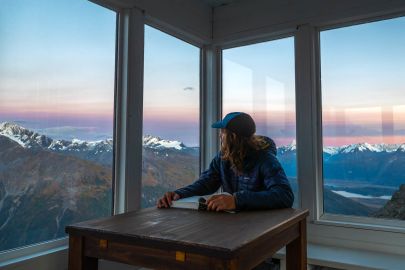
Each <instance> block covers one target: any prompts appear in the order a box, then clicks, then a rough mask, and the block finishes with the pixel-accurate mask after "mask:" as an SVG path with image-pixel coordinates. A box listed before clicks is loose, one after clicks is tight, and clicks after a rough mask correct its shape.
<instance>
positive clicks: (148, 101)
mask: <svg viewBox="0 0 405 270" xmlns="http://www.w3.org/2000/svg"><path fill="white" fill-rule="evenodd" d="M144 74H145V75H144V111H143V132H144V138H143V143H144V145H143V163H142V207H150V206H155V205H156V201H157V199H158V198H159V197H161V195H162V194H163V193H164V192H166V191H172V190H175V189H177V188H180V187H183V186H185V185H188V184H190V183H192V182H194V180H196V179H197V178H198V175H199V153H200V151H199V141H200V129H199V118H200V85H199V81H200V49H199V48H197V47H194V46H192V45H190V44H188V43H186V42H184V41H181V40H179V39H177V38H175V37H173V36H170V35H167V34H165V33H163V32H161V31H159V30H157V29H154V28H152V27H150V26H145V69H144Z"/></svg>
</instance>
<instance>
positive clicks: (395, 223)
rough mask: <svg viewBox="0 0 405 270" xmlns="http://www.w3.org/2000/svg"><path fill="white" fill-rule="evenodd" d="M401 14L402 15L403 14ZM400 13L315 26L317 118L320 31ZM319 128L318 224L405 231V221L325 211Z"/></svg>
mask: <svg viewBox="0 0 405 270" xmlns="http://www.w3.org/2000/svg"><path fill="white" fill-rule="evenodd" d="M404 15H405V14H404ZM404 15H403V16H404ZM403 16H401V15H398V14H395V15H386V16H378V17H370V18H367V19H361V20H354V21H346V22H344V23H338V24H327V25H322V26H317V27H316V28H315V29H314V32H315V35H314V36H313V38H314V39H315V40H314V43H315V48H317V50H316V55H315V59H316V61H315V62H314V64H315V68H316V70H317V72H316V74H315V76H316V78H315V80H316V91H317V95H316V98H317V99H319V100H318V101H317V102H316V104H318V108H316V109H317V114H318V115H317V119H320V120H321V118H322V97H321V95H322V87H321V77H320V75H321V73H320V71H321V63H320V33H321V32H322V31H325V30H331V29H340V28H344V27H349V26H355V25H359V24H367V23H373V22H378V21H383V20H388V19H395V18H398V17H403ZM320 123H321V124H320V125H319V129H317V130H316V131H317V134H318V136H319V138H320V140H319V144H318V147H317V151H318V153H317V156H318V157H319V160H317V163H318V168H319V169H318V170H319V172H318V178H317V190H318V192H319V193H320V194H318V198H320V200H318V205H317V206H318V213H319V215H318V217H317V222H318V224H322V222H325V223H326V224H331V223H335V224H336V225H337V226H348V227H355V228H361V227H363V228H368V229H372V230H381V231H389V232H401V233H405V221H401V220H394V219H393V220H386V219H380V218H371V217H360V216H349V215H337V214H330V213H325V212H324V209H323V188H324V186H323V159H322V151H323V150H322V148H323V143H322V141H323V137H322V121H320Z"/></svg>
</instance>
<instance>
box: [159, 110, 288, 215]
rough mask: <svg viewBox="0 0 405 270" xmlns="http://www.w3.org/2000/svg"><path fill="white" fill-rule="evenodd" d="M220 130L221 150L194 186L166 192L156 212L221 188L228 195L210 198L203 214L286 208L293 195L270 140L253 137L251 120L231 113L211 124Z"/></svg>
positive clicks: (237, 113)
mask: <svg viewBox="0 0 405 270" xmlns="http://www.w3.org/2000/svg"><path fill="white" fill-rule="evenodd" d="M212 127H213V128H219V129H220V139H221V149H220V151H219V153H218V154H217V155H216V156H215V158H214V159H213V160H212V161H211V163H210V166H209V168H208V169H207V170H206V171H204V172H203V173H202V174H201V175H200V177H199V179H198V180H197V181H195V182H194V183H192V184H190V185H188V186H185V187H182V188H179V189H177V190H175V191H169V192H166V193H165V194H164V195H163V196H162V197H161V198H160V199H158V201H157V207H158V208H168V207H170V206H171V204H172V201H174V200H178V199H180V198H186V197H191V196H197V195H198V196H202V195H209V194H213V193H215V192H216V191H217V190H218V189H219V188H220V187H221V186H222V189H223V191H224V192H227V193H229V194H231V195H225V194H220V195H213V196H211V197H210V198H209V199H208V200H207V201H206V203H207V210H209V211H221V210H237V211H238V210H250V209H275V208H289V207H291V206H292V204H293V201H294V194H293V192H292V190H291V186H290V184H289V182H288V179H287V177H286V175H285V172H284V170H283V168H282V166H281V164H280V162H279V161H278V160H277V157H276V155H277V149H276V145H275V143H274V141H273V140H271V139H270V138H268V137H265V136H259V135H255V132H256V125H255V122H254V121H253V119H252V117H251V116H250V115H248V114H247V113H243V112H232V113H229V114H227V115H226V116H225V117H224V118H223V119H222V120H220V121H218V122H216V123H214V124H212Z"/></svg>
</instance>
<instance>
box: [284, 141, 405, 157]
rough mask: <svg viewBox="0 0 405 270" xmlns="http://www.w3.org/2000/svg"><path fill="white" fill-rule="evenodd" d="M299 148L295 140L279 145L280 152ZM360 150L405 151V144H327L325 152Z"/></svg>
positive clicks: (339, 152) (355, 151)
mask: <svg viewBox="0 0 405 270" xmlns="http://www.w3.org/2000/svg"><path fill="white" fill-rule="evenodd" d="M296 149H297V147H296V142H295V140H294V141H292V143H291V144H289V145H283V146H280V147H278V153H279V154H285V153H288V152H295V151H296ZM358 152H373V153H381V152H386V153H393V152H405V143H404V144H385V143H381V144H369V143H356V144H348V145H343V146H325V147H324V148H323V153H324V154H326V155H328V156H334V155H337V154H350V153H358Z"/></svg>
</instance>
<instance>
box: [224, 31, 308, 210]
mask: <svg viewBox="0 0 405 270" xmlns="http://www.w3.org/2000/svg"><path fill="white" fill-rule="evenodd" d="M284 38H293V42H294V48H293V50H294V52H293V53H294V74H295V78H294V87H295V89H294V90H295V91H294V102H295V123H296V125H295V132H296V133H295V137H296V145H297V146H296V147H297V151H296V154H297V160H296V167H297V185H298V207H301V206H302V193H301V187H302V186H303V183H302V182H301V181H302V180H301V179H303V178H302V177H300V176H299V161H298V152H299V151H298V149H299V147H300V146H299V141H298V121H297V119H298V110H297V95H298V84H297V80H296V77H297V76H296V74H297V62H296V38H297V30H296V29H288V30H285V31H282V32H277V33H268V34H265V35H260V36H258V37H253V38H244V39H238V40H236V41H233V42H230V41H227V42H225V43H222V44H221V45H219V46H218V48H219V50H220V52H221V53H220V54H219V57H220V58H221V63H220V65H221V67H220V69H219V70H218V73H217V76H218V78H220V79H219V80H218V84H219V86H218V87H219V88H220V91H218V92H219V95H220V96H219V102H220V106H221V107H220V108H219V115H220V116H219V118H220V119H221V118H222V117H223V115H222V107H223V78H222V75H223V66H222V62H223V51H224V50H228V49H235V48H240V47H244V46H249V45H255V44H260V43H265V42H271V41H277V40H281V39H284ZM218 150H219V148H218ZM295 199H297V198H295Z"/></svg>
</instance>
